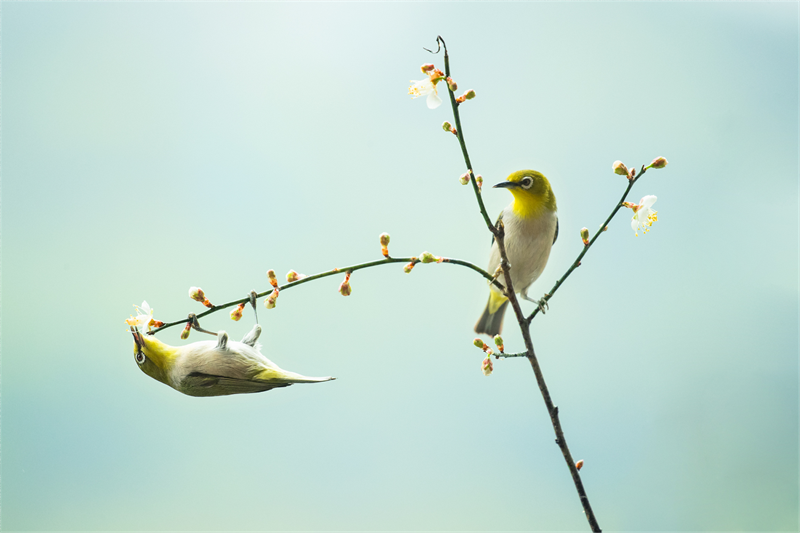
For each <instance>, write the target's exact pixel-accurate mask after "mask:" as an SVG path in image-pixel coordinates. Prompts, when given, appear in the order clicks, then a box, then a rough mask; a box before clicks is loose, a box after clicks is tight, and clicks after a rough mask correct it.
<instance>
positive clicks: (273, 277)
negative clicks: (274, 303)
mask: <svg viewBox="0 0 800 533" xmlns="http://www.w3.org/2000/svg"><path fill="white" fill-rule="evenodd" d="M267 277H268V278H269V284H270V285H272V286H273V287H277V286H278V277H277V276H276V275H275V271H274V270H272V269H269V270H267Z"/></svg>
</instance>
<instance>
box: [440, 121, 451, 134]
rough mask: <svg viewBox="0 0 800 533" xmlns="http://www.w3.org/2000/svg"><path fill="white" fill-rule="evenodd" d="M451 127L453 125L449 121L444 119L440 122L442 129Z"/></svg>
mask: <svg viewBox="0 0 800 533" xmlns="http://www.w3.org/2000/svg"><path fill="white" fill-rule="evenodd" d="M452 127H453V125H452V124H450V123H449V122H447V121H446V120H445V121H444V122H442V129H443V130H444V131H450V128H452Z"/></svg>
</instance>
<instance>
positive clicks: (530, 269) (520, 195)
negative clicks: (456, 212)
mask: <svg viewBox="0 0 800 533" xmlns="http://www.w3.org/2000/svg"><path fill="white" fill-rule="evenodd" d="M497 187H502V188H504V189H508V190H509V191H510V192H511V194H513V195H514V201H513V202H511V204H509V205H508V206H507V207H506V208H505V209H504V210H503V212H502V213H500V218H499V219H498V222H499V221H500V220H502V221H503V225H504V226H505V240H504V242H505V247H506V254H508V262H509V264H510V265H511V283H512V285H513V287H514V292H517V293H519V294H520V296H522V298H523V299H525V300H528V301H529V302H534V303H537V304H538V305H539V306H540V307H543V306H544V304H545V302H544V300H538V301H537V300H533V299H531V298H529V297H528V289H529V288H530V286H531V284H532V283H533V282H534V281H536V279H537V278H538V277H539V276H540V275H541V274H542V271H543V270H544V267H545V265H546V264H547V259H548V258H549V257H550V248H551V247H552V246H553V244H554V243H555V242H556V238H557V237H558V216H557V214H556V197H555V195H554V194H553V190H552V189H551V188H550V182H549V181H547V178H545V177H544V176H543V175H542V174H541V173H539V172H536V171H535V170H518V171H517V172H514V173H513V174H511V175H510V176H509V177H508V179H507V180H506V181H504V182H502V183H498V184H497V185H495V188H497ZM498 266H500V249H499V248H498V246H497V243H496V242H495V241H494V239H492V252H491V257H490V258H489V268H488V272H489V273H494V272H496V271H497V267H498ZM498 281H499V282H500V283H502V284H503V285H504V286H505V284H506V282H505V276H504V275H503V274H502V273H500V275H499V276H498ZM507 305H508V298H506V297H505V295H503V293H502V292H501V291H500V289H498V288H497V287H496V286H494V285H491V292H490V293H489V302H488V303H487V304H486V309H484V310H483V314H482V315H481V317H480V318H479V319H478V323H477V324H475V332H476V333H486V334H487V335H490V336H494V335H497V334H498V333H500V331H501V330H502V329H503V315H504V314H505V312H506V306H507Z"/></svg>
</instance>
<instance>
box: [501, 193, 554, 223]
mask: <svg viewBox="0 0 800 533" xmlns="http://www.w3.org/2000/svg"><path fill="white" fill-rule="evenodd" d="M510 192H511V194H513V195H514V204H513V205H512V206H511V209H512V211H513V212H514V214H515V215H517V216H518V217H519V218H525V219H527V218H534V217H540V216H542V215H543V214H544V213H545V212H553V211H555V210H556V197H555V195H554V194H553V191H552V190H550V188H549V187H548V188H547V190H542V191H535V190H525V189H511V191H510Z"/></svg>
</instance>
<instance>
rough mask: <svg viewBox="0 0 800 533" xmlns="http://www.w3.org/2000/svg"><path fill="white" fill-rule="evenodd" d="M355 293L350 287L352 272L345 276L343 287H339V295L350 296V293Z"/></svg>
mask: <svg viewBox="0 0 800 533" xmlns="http://www.w3.org/2000/svg"><path fill="white" fill-rule="evenodd" d="M352 291H353V289H352V287H350V272H348V273H347V274H345V276H344V281H343V282H342V284H341V285H339V294H341V295H342V296H350V293H351V292H352Z"/></svg>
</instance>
